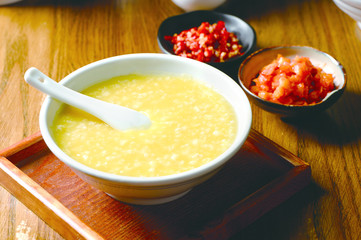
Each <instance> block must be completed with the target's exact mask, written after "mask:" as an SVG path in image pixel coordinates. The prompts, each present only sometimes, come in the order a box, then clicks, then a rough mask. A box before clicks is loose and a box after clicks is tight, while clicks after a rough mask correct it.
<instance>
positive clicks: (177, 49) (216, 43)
mask: <svg viewBox="0 0 361 240" xmlns="http://www.w3.org/2000/svg"><path fill="white" fill-rule="evenodd" d="M165 40H168V41H171V42H172V44H173V51H174V53H175V54H176V55H178V56H182V57H187V58H192V59H196V60H198V61H201V62H224V61H225V60H227V59H229V58H232V57H235V56H240V55H243V53H241V50H242V45H240V44H239V41H238V39H237V36H236V35H235V34H234V33H232V32H228V31H227V29H226V26H225V23H224V22H223V21H219V22H218V23H214V24H210V23H208V22H203V23H202V24H201V25H200V26H199V27H193V28H191V29H189V30H184V31H182V32H181V33H179V34H176V33H175V34H174V35H173V36H165Z"/></svg>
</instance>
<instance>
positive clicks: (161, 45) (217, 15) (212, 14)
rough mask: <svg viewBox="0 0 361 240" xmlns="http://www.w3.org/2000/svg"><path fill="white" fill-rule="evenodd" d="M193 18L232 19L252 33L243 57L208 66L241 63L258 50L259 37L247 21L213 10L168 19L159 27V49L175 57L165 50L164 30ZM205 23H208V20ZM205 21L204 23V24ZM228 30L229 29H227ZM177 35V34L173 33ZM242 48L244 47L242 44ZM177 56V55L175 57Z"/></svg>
mask: <svg viewBox="0 0 361 240" xmlns="http://www.w3.org/2000/svg"><path fill="white" fill-rule="evenodd" d="M192 16H197V17H199V18H202V19H203V18H212V17H215V18H219V19H225V18H226V19H231V20H232V21H237V22H239V23H242V25H243V26H246V27H247V29H248V30H249V31H250V32H251V35H247V37H249V38H251V41H250V42H251V43H250V44H249V46H248V48H247V49H245V51H244V52H243V54H242V55H240V56H236V57H232V58H229V59H227V60H226V61H224V62H205V63H207V64H226V63H233V62H236V61H239V60H240V59H241V60H243V59H245V58H246V57H247V56H248V54H249V53H251V52H252V51H254V49H255V48H256V43H257V35H256V31H255V30H254V28H253V27H252V26H251V25H250V24H249V23H248V22H246V21H244V20H243V19H241V18H239V17H238V16H235V15H232V14H228V13H222V12H218V11H213V10H196V11H191V12H185V13H182V14H179V15H175V16H171V17H168V18H166V19H165V20H164V21H162V23H161V24H160V25H159V27H158V33H157V41H158V45H159V48H160V49H161V51H162V52H163V53H166V54H170V55H175V53H174V52H173V51H168V50H167V49H166V48H165V46H164V45H165V44H164V43H165V40H164V36H165V35H163V34H162V33H163V28H164V27H165V25H166V24H168V23H169V22H171V21H175V20H178V19H182V18H189V17H192ZM204 21H207V20H206V19H205V20H204ZM204 21H203V22H204ZM196 24H197V23H195V24H194V26H193V27H198V26H196ZM226 27H227V23H226ZM183 30H187V29H183ZM227 30H228V28H227ZM173 33H175V32H173ZM238 40H239V41H240V43H241V44H242V41H241V39H238ZM242 46H244V45H243V44H242ZM175 56H177V55H175Z"/></svg>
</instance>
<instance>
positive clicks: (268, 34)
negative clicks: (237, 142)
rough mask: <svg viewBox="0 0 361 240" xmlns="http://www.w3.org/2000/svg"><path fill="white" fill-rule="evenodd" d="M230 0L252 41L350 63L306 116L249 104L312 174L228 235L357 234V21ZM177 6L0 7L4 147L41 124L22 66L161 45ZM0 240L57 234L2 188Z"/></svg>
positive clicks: (32, 3)
mask: <svg viewBox="0 0 361 240" xmlns="http://www.w3.org/2000/svg"><path fill="white" fill-rule="evenodd" d="M247 2H249V1H237V0H233V1H231V0H229V1H228V2H227V3H226V4H225V5H224V6H222V7H220V8H219V9H218V11H220V12H225V13H230V14H234V15H237V16H239V17H240V18H242V19H244V20H245V21H247V22H248V23H250V24H251V25H252V26H253V27H254V29H255V31H256V33H257V38H258V41H257V47H258V48H263V47H267V46H273V45H283V44H285V45H286V44H294V45H308V46H312V47H315V48H317V49H320V50H322V51H325V52H327V53H329V54H330V55H332V56H334V57H335V58H336V59H337V60H338V61H340V62H341V63H342V64H343V66H344V67H345V69H346V72H347V78H348V85H347V90H346V91H345V93H344V95H343V96H342V98H341V99H340V100H339V101H338V102H337V103H336V104H335V105H334V106H332V107H331V108H330V109H329V110H327V111H326V112H324V113H322V114H320V115H319V116H317V117H315V118H314V119H312V120H305V121H293V122H287V121H283V120H281V119H280V118H279V117H277V116H275V115H272V114H270V113H267V112H265V111H263V110H261V109H259V108H258V107H256V106H253V105H252V107H253V128H254V129H255V130H257V131H259V132H260V133H262V134H263V135H265V136H266V137H268V138H270V139H271V140H273V141H274V142H276V143H278V144H279V145H281V146H283V147H284V148H286V149H287V150H289V151H290V152H292V153H293V154H295V155H297V156H299V157H300V158H301V159H303V160H305V161H306V162H308V163H309V164H310V165H311V168H312V179H313V181H312V183H311V184H310V185H309V186H307V187H306V188H305V189H304V190H302V191H300V192H299V193H297V194H296V195H294V196H293V197H292V198H291V199H289V200H288V201H286V202H285V203H283V204H282V205H280V206H279V207H277V208H275V209H274V210H272V211H271V212H269V213H268V214H266V215H265V216H263V217H262V218H260V219H259V220H258V221H256V222H255V223H253V224H252V225H250V226H249V227H247V228H246V229H244V230H242V231H241V232H240V233H239V234H238V235H237V236H235V238H234V239H361V204H360V203H361V30H360V29H358V28H357V26H356V24H355V22H354V21H353V20H352V19H351V18H350V17H348V16H347V15H346V14H344V13H343V12H341V10H339V9H338V8H337V7H336V6H335V5H334V4H333V2H332V1H330V0H317V1H310V0H288V1H285V0H284V1H282V0H274V1H266V0H259V1H252V2H251V3H247ZM182 12H183V11H182V10H181V9H179V8H178V7H176V6H175V5H174V4H173V3H172V2H171V1H170V0H157V1H149V0H117V1H116V0H114V1H113V0H104V1H103V0H99V1H96V0H87V1H83V0H72V1H55V0H48V1H42V0H39V1H38V0H29V1H27V0H25V1H23V2H20V3H18V4H14V5H12V6H2V7H0V132H1V136H0V149H1V148H5V147H7V146H9V145H10V144H13V143H15V142H17V141H19V140H21V139H23V138H24V137H26V136H29V135H32V134H34V133H35V132H37V131H39V126H38V115H39V110H40V106H41V103H42V100H43V98H44V95H43V94H42V93H40V92H38V91H37V90H35V89H33V88H32V87H29V86H28V85H27V84H26V83H25V82H24V79H23V74H24V72H25V71H26V69H28V68H29V67H31V66H35V67H37V68H39V69H40V70H42V71H43V72H44V73H46V74H48V75H49V76H50V77H52V78H54V79H61V78H63V77H65V76H66V75H67V74H69V73H70V72H72V71H74V70H75V69H77V68H79V67H81V66H83V65H86V64H88V63H90V62H93V61H96V60H99V59H102V58H106V57H111V56H115V55H120V54H127V53H138V52H160V50H159V48H158V45H157V41H156V34H157V28H158V26H159V24H160V23H161V22H162V21H163V20H164V19H165V18H167V17H169V16H172V15H177V14H181V13H182ZM0 226H2V227H1V228H0V238H1V239H62V237H61V236H60V235H59V234H58V233H56V232H55V231H54V230H52V229H51V228H50V227H49V226H48V225H47V224H46V223H44V222H43V221H42V220H41V219H39V218H38V217H37V216H36V215H35V214H34V213H33V212H31V211H30V210H29V209H28V208H27V207H25V206H24V205H23V204H22V203H21V202H19V201H18V200H17V199H15V198H14V197H13V196H12V195H11V194H9V193H8V192H7V191H6V190H5V189H3V188H0Z"/></svg>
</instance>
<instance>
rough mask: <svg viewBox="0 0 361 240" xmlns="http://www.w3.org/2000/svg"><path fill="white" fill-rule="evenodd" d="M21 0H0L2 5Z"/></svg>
mask: <svg viewBox="0 0 361 240" xmlns="http://www.w3.org/2000/svg"><path fill="white" fill-rule="evenodd" d="M20 1H22V0H0V6H1V5H9V4H13V3H17V2H20Z"/></svg>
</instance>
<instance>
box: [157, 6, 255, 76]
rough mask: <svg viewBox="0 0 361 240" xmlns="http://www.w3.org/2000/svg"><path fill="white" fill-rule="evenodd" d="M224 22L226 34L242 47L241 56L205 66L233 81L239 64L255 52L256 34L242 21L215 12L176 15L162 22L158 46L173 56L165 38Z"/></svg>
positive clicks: (170, 46) (171, 48)
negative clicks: (228, 76) (234, 37)
mask: <svg viewBox="0 0 361 240" xmlns="http://www.w3.org/2000/svg"><path fill="white" fill-rule="evenodd" d="M218 21H224V22H225V25H226V29H227V31H228V32H233V33H234V34H235V35H236V36H237V38H238V40H239V42H240V44H241V45H242V46H243V49H242V51H241V52H242V53H243V54H242V55H241V56H237V57H233V58H230V59H228V60H226V61H225V62H207V64H209V65H211V66H213V67H216V68H218V69H219V70H221V71H223V72H225V73H227V74H228V75H230V76H231V77H233V78H234V79H235V80H236V79H237V70H238V67H239V65H240V64H241V62H242V61H243V60H244V59H245V58H246V57H247V56H248V55H249V54H250V53H251V52H253V51H254V50H255V47H256V41H257V40H256V33H255V31H254V29H253V28H252V26H251V25H249V24H248V23H247V22H245V21H243V20H242V19H240V18H238V17H236V16H233V15H229V14H224V13H219V12H215V11H193V12H188V13H184V14H180V15H176V16H173V17H170V18H167V19H166V20H164V21H163V22H162V23H161V25H160V26H159V29H158V44H159V47H160V49H161V51H162V52H163V53H166V54H170V55H175V54H174V51H173V44H172V43H171V42H170V41H168V40H166V39H165V36H173V34H175V33H177V34H179V33H180V32H182V31H184V30H188V29H190V28H193V27H198V26H200V25H201V23H203V22H209V23H210V24H213V23H217V22H218Z"/></svg>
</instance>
